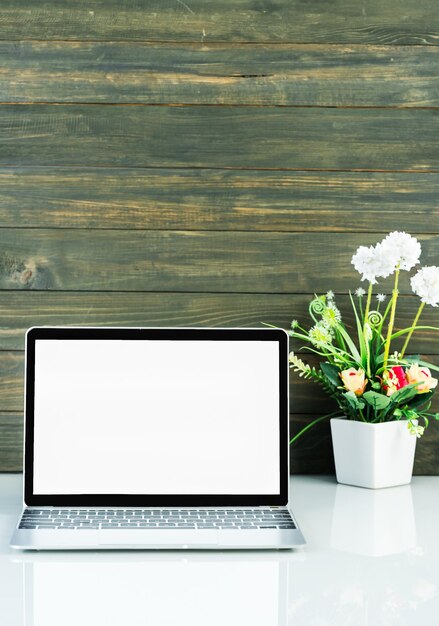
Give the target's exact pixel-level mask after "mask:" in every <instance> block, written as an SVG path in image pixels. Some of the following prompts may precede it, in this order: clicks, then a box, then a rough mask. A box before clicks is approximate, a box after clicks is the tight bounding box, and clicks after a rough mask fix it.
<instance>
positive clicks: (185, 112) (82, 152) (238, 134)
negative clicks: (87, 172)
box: [0, 105, 439, 171]
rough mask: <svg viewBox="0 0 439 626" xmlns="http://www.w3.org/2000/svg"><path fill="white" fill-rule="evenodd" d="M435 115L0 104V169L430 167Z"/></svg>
mask: <svg viewBox="0 0 439 626" xmlns="http://www.w3.org/2000/svg"><path fill="white" fill-rule="evenodd" d="M438 131H439V110H436V109H413V110H412V109H391V110H388V109H332V108H317V109H316V108H302V107H297V108H296V107H294V108H289V107H286V108H285V107H236V106H154V105H151V106H128V105H122V106H106V105H2V106H0V144H1V145H2V146H3V149H2V151H1V152H0V165H40V166H41V165H64V166H67V165H70V166H71V165H83V166H84V165H87V166H89V165H99V166H125V167H133V166H142V167H185V168H188V167H206V163H207V164H209V167H211V168H222V167H230V168H236V167H238V168H241V169H255V168H268V169H330V170H334V169H339V170H340V169H341V170H356V169H360V170H413V171H423V170H435V171H436V170H438V171H439V151H438V149H437V143H438V135H439V132H438Z"/></svg>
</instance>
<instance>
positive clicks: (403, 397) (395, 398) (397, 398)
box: [390, 381, 421, 404]
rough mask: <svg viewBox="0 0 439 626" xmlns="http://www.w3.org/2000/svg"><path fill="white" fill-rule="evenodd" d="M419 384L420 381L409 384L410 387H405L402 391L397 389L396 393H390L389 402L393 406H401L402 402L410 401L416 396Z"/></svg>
mask: <svg viewBox="0 0 439 626" xmlns="http://www.w3.org/2000/svg"><path fill="white" fill-rule="evenodd" d="M420 384H421V381H420V382H417V383H411V384H410V385H406V386H405V387H403V388H402V389H398V391H395V393H392V395H391V396H390V400H391V401H392V403H393V404H402V403H403V402H407V401H408V400H411V399H412V398H414V397H415V396H416V395H417V394H418V389H417V387H418V385H420Z"/></svg>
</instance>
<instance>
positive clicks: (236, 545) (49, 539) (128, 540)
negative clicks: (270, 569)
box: [10, 529, 305, 550]
mask: <svg viewBox="0 0 439 626" xmlns="http://www.w3.org/2000/svg"><path fill="white" fill-rule="evenodd" d="M200 535H201V536H200ZM304 544H305V540H304V538H303V536H302V533H301V532H300V530H297V529H296V530H262V531H261V530H260V529H259V530H258V531H256V530H249V531H248V530H208V529H206V530H203V531H196V532H194V531H192V530H143V529H142V530H128V531H125V530H79V531H76V530H73V531H70V530H64V531H60V530H55V531H53V530H42V529H39V530H20V529H17V530H16V531H15V532H14V535H13V537H12V539H11V543H10V546H11V548H15V549H19V550H243V549H248V550H281V549H289V548H294V547H298V546H302V545H304Z"/></svg>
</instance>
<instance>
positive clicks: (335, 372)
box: [289, 231, 439, 443]
mask: <svg viewBox="0 0 439 626" xmlns="http://www.w3.org/2000/svg"><path fill="white" fill-rule="evenodd" d="M420 255H421V246H420V244H419V242H418V241H417V240H416V239H415V238H414V237H412V236H411V235H409V234H407V233H404V232H397V231H395V232H392V233H390V234H389V235H387V237H385V238H384V239H383V240H382V241H380V242H379V243H377V244H376V245H375V246H370V247H365V246H360V247H359V248H358V250H357V251H356V253H355V254H354V256H353V257H352V264H353V265H354V267H355V269H356V270H357V271H358V272H359V273H360V274H361V280H363V281H368V283H369V285H368V289H367V291H366V290H365V289H363V288H362V287H360V288H358V289H357V290H356V291H355V295H354V296H353V295H352V294H351V293H349V296H350V300H351V304H352V309H353V313H354V318H355V326H356V329H355V334H356V338H355V339H354V338H353V336H351V333H350V332H348V328H347V326H346V325H345V324H344V322H343V320H342V316H341V313H340V310H339V309H338V307H337V305H336V303H335V297H334V294H333V292H332V291H328V293H327V294H326V295H323V296H315V298H314V299H313V300H312V301H311V303H310V305H309V314H310V316H311V318H312V320H313V326H312V327H311V328H310V329H309V330H307V329H305V328H303V327H302V326H301V325H300V324H299V322H298V321H297V320H293V322H292V323H291V330H290V331H289V334H290V336H291V337H294V338H296V339H300V340H302V341H305V342H306V343H307V344H308V346H311V347H310V348H308V349H310V350H311V352H314V353H316V354H318V355H319V356H321V357H322V358H323V360H322V362H321V363H320V365H319V367H317V368H316V367H311V366H310V365H308V364H306V363H305V362H304V361H303V360H302V359H300V358H299V357H298V356H297V355H296V354H295V353H294V352H291V353H290V356H289V362H290V368H291V369H293V370H294V371H295V372H297V373H298V374H299V376H302V377H304V378H307V379H311V380H313V381H315V382H317V383H319V384H320V385H322V386H323V388H324V390H325V391H326V392H327V393H328V395H329V396H330V397H331V398H333V399H334V400H335V401H336V403H337V404H338V406H339V408H340V411H341V414H342V415H343V416H345V417H346V418H348V419H352V420H358V421H363V422H368V423H380V422H388V421H393V420H407V427H408V429H409V431H410V433H411V434H412V435H414V436H416V437H420V436H421V435H422V434H423V433H424V429H425V428H426V427H427V426H428V423H429V420H430V419H431V418H433V419H436V420H438V419H439V413H432V412H430V407H431V398H432V396H433V393H434V390H435V388H436V387H437V384H438V381H437V379H436V378H434V377H433V376H432V374H431V371H432V370H436V371H439V367H436V366H434V365H433V364H431V363H427V362H425V361H423V360H422V359H421V357H420V356H419V355H411V356H408V355H407V347H408V344H409V341H410V339H411V337H412V334H413V332H415V331H416V330H421V329H424V330H426V329H429V330H439V328H436V327H434V326H418V322H419V318H420V316H421V313H422V310H423V308H424V306H425V305H426V304H428V305H431V306H433V307H437V306H438V304H439V267H436V266H430V267H422V268H421V269H419V270H418V272H417V273H416V274H415V275H414V276H413V277H412V278H411V287H412V290H413V292H414V293H415V294H416V295H417V296H419V297H420V299H421V303H420V306H419V309H418V311H417V313H416V315H415V318H414V321H413V324H412V325H411V326H410V327H408V328H404V329H402V330H399V331H397V332H395V331H394V326H395V314H396V305H397V300H398V293H399V292H398V281H399V276H400V272H402V271H409V270H411V269H412V268H413V267H414V266H415V265H417V264H418V263H419V257H420ZM393 274H394V287H393V291H392V295H391V298H390V300H389V302H388V304H387V306H385V305H384V302H385V300H386V296H385V295H384V294H381V293H378V294H377V295H376V300H377V306H376V308H375V309H374V310H372V309H371V304H372V296H373V288H374V285H376V284H377V282H378V278H386V277H388V276H391V275H393ZM380 308H382V309H383V310H382V311H381V310H380ZM397 337H402V338H404V339H405V341H404V344H403V347H402V349H401V351H400V352H398V351H394V352H391V344H392V341H393V340H395V339H396V338H397ZM340 411H337V412H335V413H331V414H329V415H323V416H321V417H318V418H317V419H315V420H313V421H312V422H311V423H309V424H307V426H305V427H304V428H303V429H302V430H301V431H300V432H299V433H297V434H296V435H295V437H293V439H291V442H290V443H292V442H293V441H295V440H296V439H297V438H298V437H299V436H300V435H302V434H303V433H304V432H305V431H306V430H308V429H309V428H311V427H312V426H313V425H314V424H316V423H317V422H320V421H322V420H324V419H327V418H328V417H334V416H336V415H338V416H340Z"/></svg>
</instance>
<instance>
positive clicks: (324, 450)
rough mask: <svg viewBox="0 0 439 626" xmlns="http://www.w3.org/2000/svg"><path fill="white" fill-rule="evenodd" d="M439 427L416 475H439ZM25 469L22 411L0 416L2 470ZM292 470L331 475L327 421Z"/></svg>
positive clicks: (427, 439)
mask: <svg viewBox="0 0 439 626" xmlns="http://www.w3.org/2000/svg"><path fill="white" fill-rule="evenodd" d="M310 420H311V417H310V416H309V415H301V414H292V415H291V416H290V429H291V433H292V434H293V433H296V432H298V430H299V429H300V428H303V427H304V426H305V425H306V424H308V423H309V421H310ZM438 445H439V428H438V424H432V425H431V426H430V428H428V429H427V430H426V432H425V434H424V436H423V437H422V438H421V439H418V441H417V442H416V455H415V466H414V474H421V475H436V474H438V473H439V463H438V456H437V452H436V450H437V447H438ZM22 470H23V414H22V412H19V413H17V414H13V413H3V414H1V415H0V471H1V472H21V471H22ZM290 471H291V473H292V474H332V473H333V472H334V460H333V454H332V443H331V433H330V427H329V423H328V422H322V423H320V424H318V425H317V426H315V427H314V428H313V429H311V430H310V431H308V433H307V434H306V435H304V436H303V437H301V438H300V439H298V440H297V442H296V443H295V444H293V445H292V446H290Z"/></svg>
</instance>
